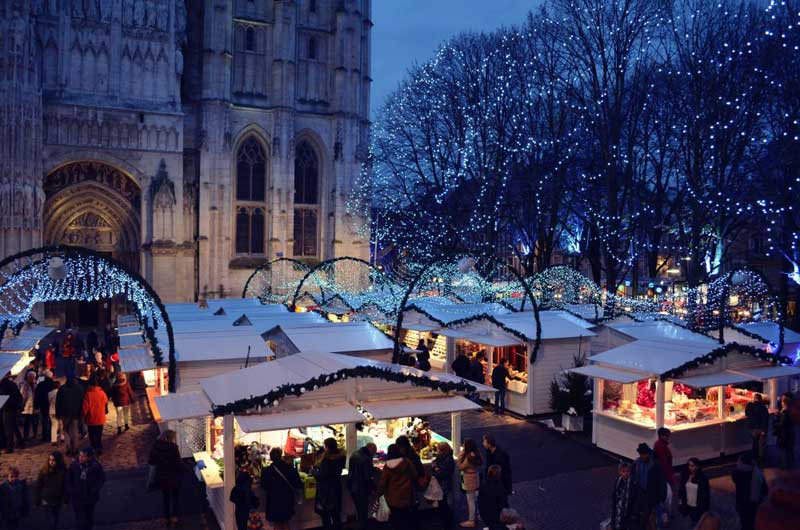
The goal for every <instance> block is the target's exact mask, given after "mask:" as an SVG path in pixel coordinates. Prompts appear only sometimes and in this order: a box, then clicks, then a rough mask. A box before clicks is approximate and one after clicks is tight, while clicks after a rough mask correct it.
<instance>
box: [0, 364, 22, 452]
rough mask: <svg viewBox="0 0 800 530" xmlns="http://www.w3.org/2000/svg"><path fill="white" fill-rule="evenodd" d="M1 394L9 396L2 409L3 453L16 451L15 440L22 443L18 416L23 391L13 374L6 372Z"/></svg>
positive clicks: (2, 381) (1, 385) (0, 415)
mask: <svg viewBox="0 0 800 530" xmlns="http://www.w3.org/2000/svg"><path fill="white" fill-rule="evenodd" d="M0 396H8V400H7V401H6V403H5V405H3V408H2V409H0V419H2V424H3V425H2V427H3V429H2V430H3V434H4V438H5V447H4V448H3V451H2V452H3V453H13V452H14V446H15V444H14V440H15V439H16V441H17V443H19V445H22V433H20V432H19V425H18V423H17V422H18V418H19V412H20V411H21V410H22V393H21V392H20V391H19V387H18V386H17V384H16V383H15V382H14V379H13V378H12V377H11V374H6V375H5V376H4V377H3V378H2V380H0Z"/></svg>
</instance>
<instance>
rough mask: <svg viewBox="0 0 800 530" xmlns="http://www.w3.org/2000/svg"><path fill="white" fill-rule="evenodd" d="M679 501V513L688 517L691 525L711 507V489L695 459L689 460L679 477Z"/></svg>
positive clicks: (698, 461) (698, 462)
mask: <svg viewBox="0 0 800 530" xmlns="http://www.w3.org/2000/svg"><path fill="white" fill-rule="evenodd" d="M679 501H680V504H679V505H680V510H681V513H683V514H685V515H688V516H689V518H690V519H691V520H692V524H697V521H699V520H700V517H702V515H703V514H704V513H706V512H707V511H708V509H709V508H710V507H711V487H710V485H709V483H708V477H706V475H705V473H703V470H702V469H701V468H700V460H698V459H697V458H690V459H689V461H688V462H687V464H686V470H685V471H684V472H683V474H682V475H681V484H680V492H679Z"/></svg>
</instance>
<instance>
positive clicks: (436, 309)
mask: <svg viewBox="0 0 800 530" xmlns="http://www.w3.org/2000/svg"><path fill="white" fill-rule="evenodd" d="M406 311H417V312H420V313H422V314H423V315H425V316H427V317H429V318H431V319H433V320H435V321H437V322H439V323H442V324H444V325H445V326H446V325H448V324H450V323H452V322H456V321H458V320H464V319H467V318H474V317H476V316H479V315H492V316H497V315H506V314H508V313H511V310H510V309H508V308H507V307H505V306H503V305H501V304H496V303H482V304H458V303H453V302H451V301H449V300H446V299H442V298H418V299H414V300H412V301H411V303H410V304H409V305H408V308H407V309H406Z"/></svg>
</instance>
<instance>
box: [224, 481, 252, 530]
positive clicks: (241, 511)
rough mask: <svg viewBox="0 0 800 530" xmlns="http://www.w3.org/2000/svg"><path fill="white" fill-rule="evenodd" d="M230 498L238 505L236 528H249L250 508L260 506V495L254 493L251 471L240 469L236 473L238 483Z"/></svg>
mask: <svg viewBox="0 0 800 530" xmlns="http://www.w3.org/2000/svg"><path fill="white" fill-rule="evenodd" d="M228 500H230V501H231V502H232V503H233V505H234V506H235V507H236V510H235V512H234V513H235V516H236V530H247V521H248V519H250V510H255V509H256V508H258V497H256V494H255V493H253V480H252V479H251V478H250V474H249V473H245V472H242V471H240V472H239V474H238V475H236V485H235V486H234V487H233V489H232V490H231V496H230V499H228Z"/></svg>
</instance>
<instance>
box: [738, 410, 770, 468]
mask: <svg viewBox="0 0 800 530" xmlns="http://www.w3.org/2000/svg"><path fill="white" fill-rule="evenodd" d="M744 415H745V417H746V418H747V428H748V429H749V430H750V436H751V437H752V439H753V446H752V447H753V448H752V453H753V458H754V459H755V460H756V462H763V460H764V455H765V452H766V448H767V432H768V431H769V410H768V409H767V405H766V404H765V403H764V399H763V396H762V395H761V394H756V395H755V396H754V397H753V401H751V402H750V403H748V404H747V406H746V407H745V409H744Z"/></svg>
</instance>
